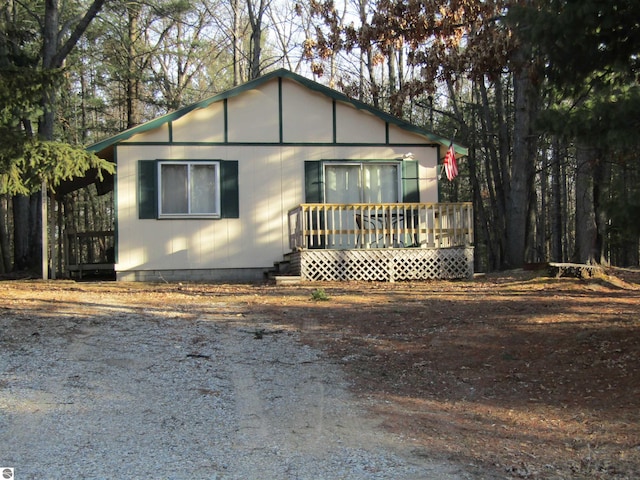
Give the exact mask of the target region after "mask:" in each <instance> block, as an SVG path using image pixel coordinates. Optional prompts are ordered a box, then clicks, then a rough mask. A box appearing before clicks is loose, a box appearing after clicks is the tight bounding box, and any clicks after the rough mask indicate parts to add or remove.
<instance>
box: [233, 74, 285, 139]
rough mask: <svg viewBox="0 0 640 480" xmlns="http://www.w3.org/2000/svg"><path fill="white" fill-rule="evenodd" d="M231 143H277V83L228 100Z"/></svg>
mask: <svg viewBox="0 0 640 480" xmlns="http://www.w3.org/2000/svg"><path fill="white" fill-rule="evenodd" d="M228 107H229V108H228V115H227V117H228V122H229V126H228V128H229V130H228V134H229V138H228V140H229V142H277V141H279V138H280V123H279V114H278V111H279V106H278V82H269V83H267V84H264V85H262V86H260V87H259V88H257V89H254V90H249V91H246V92H244V93H243V94H242V95H238V96H237V97H231V98H229V100H228Z"/></svg>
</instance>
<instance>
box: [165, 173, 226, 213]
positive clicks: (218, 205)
mask: <svg viewBox="0 0 640 480" xmlns="http://www.w3.org/2000/svg"><path fill="white" fill-rule="evenodd" d="M163 165H179V166H184V167H185V168H186V169H187V210H188V211H187V212H185V213H163V211H162V207H163V203H162V167H163ZM203 165H211V166H213V167H215V173H214V182H215V186H214V188H215V192H214V210H215V211H214V212H213V213H202V212H197V213H192V212H191V203H192V187H193V186H192V183H191V175H192V167H193V166H203ZM220 170H221V166H220V161H219V160H158V162H157V185H158V187H157V209H158V212H157V218H158V219H199V218H202V219H207V218H209V219H210V218H216V219H217V218H222V211H221V189H222V185H221V175H220Z"/></svg>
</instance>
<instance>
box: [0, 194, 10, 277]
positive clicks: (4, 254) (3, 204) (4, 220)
mask: <svg viewBox="0 0 640 480" xmlns="http://www.w3.org/2000/svg"><path fill="white" fill-rule="evenodd" d="M8 219H9V197H8V195H0V254H1V256H0V273H6V272H10V271H11V251H10V247H9V225H8Z"/></svg>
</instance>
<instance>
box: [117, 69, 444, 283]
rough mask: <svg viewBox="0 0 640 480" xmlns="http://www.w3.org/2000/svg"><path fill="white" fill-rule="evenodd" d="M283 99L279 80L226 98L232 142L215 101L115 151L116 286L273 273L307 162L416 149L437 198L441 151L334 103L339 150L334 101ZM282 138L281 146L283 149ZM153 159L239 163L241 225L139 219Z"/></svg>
mask: <svg viewBox="0 0 640 480" xmlns="http://www.w3.org/2000/svg"><path fill="white" fill-rule="evenodd" d="M282 92H283V94H282V104H281V105H280V104H279V101H278V93H279V87H278V82H277V81H275V80H274V81H272V82H269V83H267V84H263V85H261V86H260V87H259V88H258V89H255V90H249V91H246V92H243V93H242V94H240V95H238V96H235V97H230V98H228V100H227V102H228V110H227V122H228V123H227V125H228V133H227V140H228V142H229V143H226V144H225V143H224V138H225V135H224V110H223V106H222V105H223V102H217V103H214V104H211V105H209V106H208V107H207V108H202V109H198V110H194V111H192V112H189V113H187V114H185V115H184V116H183V117H181V118H178V119H176V120H174V121H173V123H172V125H171V129H169V128H168V126H167V125H166V124H163V125H162V126H160V127H159V128H156V129H154V130H150V131H147V132H144V133H141V134H138V135H134V136H133V137H131V138H130V139H128V140H125V141H123V142H121V143H119V144H118V145H116V158H117V165H118V171H117V176H116V198H117V230H118V234H117V238H118V249H117V252H118V258H117V264H116V272H117V273H118V278H119V279H146V280H153V279H156V280H157V279H159V278H158V277H162V276H163V275H167V276H168V274H167V273H166V272H173V273H175V275H173V276H171V277H170V278H171V279H175V278H180V275H181V274H182V275H183V276H184V278H196V279H197V278H198V277H197V273H191V274H188V270H191V269H193V271H194V272H204V273H203V274H202V279H205V278H209V279H212V278H215V275H212V274H211V272H214V271H224V270H227V271H236V272H238V271H241V270H243V269H246V271H247V272H254V273H256V272H257V273H259V272H261V271H263V270H266V269H268V268H270V267H272V266H273V263H274V262H276V261H279V260H282V258H283V255H284V254H285V253H287V252H289V245H288V225H287V221H288V216H287V213H288V211H289V210H290V209H292V208H294V207H296V206H297V205H299V204H300V203H304V200H305V191H304V190H305V178H304V162H305V161H307V160H349V159H351V160H362V159H375V160H381V159H389V160H394V159H399V158H402V157H403V155H405V154H406V153H408V152H409V151H411V152H412V153H413V155H414V158H415V160H417V161H418V162H419V176H420V181H419V186H420V200H421V201H422V202H436V201H437V184H436V178H435V177H436V167H435V165H436V163H437V148H436V147H434V146H432V145H430V144H429V141H428V140H426V139H425V138H424V137H422V136H419V135H414V134H412V133H407V132H405V131H403V130H401V129H399V128H396V127H392V126H391V127H389V128H387V126H386V124H385V122H384V121H383V120H381V119H380V118H378V117H376V116H374V115H372V114H370V113H369V112H366V111H363V110H358V109H356V108H354V107H352V106H350V105H346V104H343V103H340V102H337V103H336V109H335V112H336V116H337V117H336V128H335V132H336V135H337V142H338V143H340V142H343V143H345V144H346V145H339V144H332V142H333V135H334V126H333V115H334V108H333V100H332V99H331V98H329V97H326V96H324V95H320V94H318V93H315V92H313V91H311V90H307V89H306V88H304V87H301V86H300V85H298V84H297V83H294V82H292V81H289V80H283V82H282ZM281 114H282V129H281V126H280V115H281ZM281 131H282V136H283V138H282V140H283V141H284V144H278V142H279V141H280V132H281ZM387 136H388V138H387ZM170 139H172V140H173V142H184V143H181V144H180V145H175V144H169V143H168V142H170ZM387 140H388V141H389V143H388V144H387ZM132 142H135V143H136V144H135V145H133V144H131V143H132ZM139 142H167V144H166V145H157V144H156V145H141V144H139ZM192 143H193V144H192ZM197 143H202V144H201V145H198V144H197ZM236 143H237V144H236ZM287 143H291V144H292V145H287ZM313 143H317V145H313ZM422 145H427V146H422ZM156 159H172V160H179V159H185V160H195V159H210V160H236V161H238V170H239V171H238V177H239V207H240V210H239V218H228V219H193V220H187V219H184V220H182V219H180V220H155V219H151V220H149V219H145V220H141V219H139V218H138V206H137V196H138V192H137V168H138V161H139V160H156ZM144 272H153V273H150V274H148V276H145V273H144ZM163 272H164V273H163ZM154 276H155V278H154ZM167 279H169V278H167Z"/></svg>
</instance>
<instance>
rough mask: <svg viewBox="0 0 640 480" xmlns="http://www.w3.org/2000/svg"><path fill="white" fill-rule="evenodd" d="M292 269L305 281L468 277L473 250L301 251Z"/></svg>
mask: <svg viewBox="0 0 640 480" xmlns="http://www.w3.org/2000/svg"><path fill="white" fill-rule="evenodd" d="M291 260H292V262H291V264H292V266H294V269H299V271H298V272H295V273H298V274H299V275H300V276H301V277H302V278H304V279H305V280H331V281H341V280H365V281H387V282H394V281H401V280H431V279H455V278H470V277H472V276H473V247H460V248H439V249H438V248H394V249H357V250H302V251H299V252H295V253H293V254H292V259H291Z"/></svg>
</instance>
